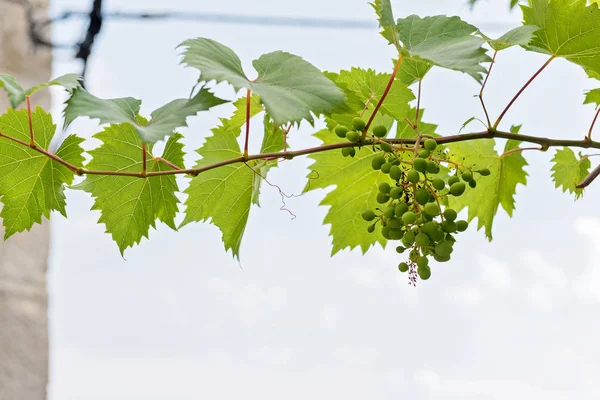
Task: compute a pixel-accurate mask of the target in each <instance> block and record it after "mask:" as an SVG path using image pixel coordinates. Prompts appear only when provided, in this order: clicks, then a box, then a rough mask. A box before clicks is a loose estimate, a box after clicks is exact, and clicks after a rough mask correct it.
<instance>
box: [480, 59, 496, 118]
mask: <svg viewBox="0 0 600 400" xmlns="http://www.w3.org/2000/svg"><path fill="white" fill-rule="evenodd" d="M497 55H498V51H495V52H494V55H493V56H492V62H491V63H490V67H489V68H488V72H487V74H486V75H485V79H484V80H483V84H482V85H481V90H480V91H479V101H480V102H481V107H483V112H484V113H485V119H486V121H487V126H488V128H489V127H491V126H492V121H490V115H489V114H488V111H487V108H486V106H485V101H483V91H484V90H485V85H487V81H488V78H489V77H490V74H491V73H492V68H493V67H494V63H495V62H496V56H497Z"/></svg>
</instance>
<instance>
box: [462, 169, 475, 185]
mask: <svg viewBox="0 0 600 400" xmlns="http://www.w3.org/2000/svg"><path fill="white" fill-rule="evenodd" d="M462 178H463V181H465V182H471V181H473V173H472V172H471V171H469V170H466V171H465V172H463V173H462Z"/></svg>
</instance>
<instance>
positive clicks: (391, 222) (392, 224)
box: [387, 218, 402, 239]
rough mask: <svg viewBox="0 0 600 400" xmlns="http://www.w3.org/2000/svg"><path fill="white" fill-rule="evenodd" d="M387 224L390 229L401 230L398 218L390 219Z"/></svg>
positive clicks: (400, 222)
mask: <svg viewBox="0 0 600 400" xmlns="http://www.w3.org/2000/svg"><path fill="white" fill-rule="evenodd" d="M387 224H388V226H389V227H390V228H392V229H400V228H402V221H400V220H399V219H398V218H390V220H389V221H388V223H387ZM400 237H402V235H400ZM398 239H400V238H398Z"/></svg>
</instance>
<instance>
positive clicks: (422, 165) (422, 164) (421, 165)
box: [413, 158, 427, 172]
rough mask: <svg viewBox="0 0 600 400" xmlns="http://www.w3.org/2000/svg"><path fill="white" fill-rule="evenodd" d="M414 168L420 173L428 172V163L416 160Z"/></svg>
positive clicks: (420, 159)
mask: <svg viewBox="0 0 600 400" xmlns="http://www.w3.org/2000/svg"><path fill="white" fill-rule="evenodd" d="M413 168H414V169H416V170H417V171H419V172H425V171H427V161H426V160H423V159H422V158H415V160H414V161H413Z"/></svg>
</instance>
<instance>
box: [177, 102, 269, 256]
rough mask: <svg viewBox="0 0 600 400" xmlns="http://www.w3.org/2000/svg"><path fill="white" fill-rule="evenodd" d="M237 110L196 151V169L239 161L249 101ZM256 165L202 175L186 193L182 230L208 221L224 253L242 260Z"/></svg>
mask: <svg viewBox="0 0 600 400" xmlns="http://www.w3.org/2000/svg"><path fill="white" fill-rule="evenodd" d="M234 105H235V107H236V109H235V112H234V114H233V116H232V117H231V118H230V119H225V118H222V119H221V126H219V127H217V128H214V129H213V130H212V132H213V135H212V136H209V137H208V138H207V139H206V142H205V143H204V145H203V146H202V147H201V148H200V149H198V150H196V151H197V152H198V154H200V155H201V156H202V158H201V159H200V160H199V161H198V162H197V163H196V165H195V168H200V167H203V166H206V165H209V164H214V163H217V162H220V161H224V160H229V159H232V158H236V157H240V156H241V155H242V151H241V149H240V146H239V144H238V141H237V139H238V136H239V135H240V132H241V128H242V126H243V125H244V124H245V123H246V110H245V108H246V99H245V98H240V99H239V100H238V101H236V102H235V103H234ZM250 105H251V107H250V115H251V116H254V115H256V114H258V113H259V112H261V111H262V106H261V105H260V103H259V102H257V101H253V102H251V104H250ZM256 167H257V162H256V161H248V162H247V163H237V164H229V165H225V166H222V167H219V168H214V169H211V170H208V171H205V172H202V173H200V174H199V175H198V176H196V177H195V178H193V179H192V180H191V182H190V185H189V187H188V188H187V189H186V190H185V193H186V194H187V195H188V198H187V200H186V202H185V205H186V209H185V218H184V220H183V222H182V224H181V226H184V225H187V224H189V223H190V222H200V221H208V220H210V222H212V223H213V224H214V225H216V226H217V227H218V228H219V229H220V230H221V232H222V234H223V243H224V245H225V250H226V251H227V250H231V251H232V253H233V256H234V257H237V258H239V254H240V244H241V242H242V236H243V235H244V230H245V229H246V223H247V222H248V215H249V214H250V206H251V204H252V198H253V191H254V190H257V189H255V173H254V171H253V168H256Z"/></svg>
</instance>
